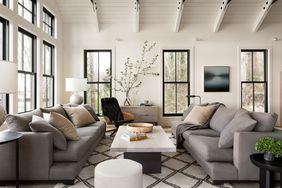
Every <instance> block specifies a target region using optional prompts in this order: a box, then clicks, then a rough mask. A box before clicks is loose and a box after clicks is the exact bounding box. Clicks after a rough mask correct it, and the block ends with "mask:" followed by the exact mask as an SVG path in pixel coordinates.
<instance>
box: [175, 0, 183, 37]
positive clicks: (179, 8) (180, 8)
mask: <svg viewBox="0 0 282 188" xmlns="http://www.w3.org/2000/svg"><path fill="white" fill-rule="evenodd" d="M184 5H185V0H179V1H178V5H177V14H176V21H175V25H174V32H178V31H179V28H180V24H181V18H182V15H183V9H184Z"/></svg>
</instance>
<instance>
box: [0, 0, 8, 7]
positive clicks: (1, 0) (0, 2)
mask: <svg viewBox="0 0 282 188" xmlns="http://www.w3.org/2000/svg"><path fill="white" fill-rule="evenodd" d="M0 4H3V5H5V6H8V4H9V0H0Z"/></svg>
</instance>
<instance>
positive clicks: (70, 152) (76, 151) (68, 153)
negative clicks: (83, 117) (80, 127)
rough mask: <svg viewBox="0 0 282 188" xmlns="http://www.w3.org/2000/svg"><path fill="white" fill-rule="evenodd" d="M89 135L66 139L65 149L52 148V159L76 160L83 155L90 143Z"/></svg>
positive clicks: (61, 160)
mask: <svg viewBox="0 0 282 188" xmlns="http://www.w3.org/2000/svg"><path fill="white" fill-rule="evenodd" d="M91 141H92V139H91V136H83V137H81V138H80V139H79V140H77V141H68V143H67V149H66V150H64V151H63V150H57V149H55V150H54V161H56V162H77V161H80V160H81V159H82V157H84V155H85V154H86V153H87V151H88V149H89V148H90V147H91V144H92V142H91Z"/></svg>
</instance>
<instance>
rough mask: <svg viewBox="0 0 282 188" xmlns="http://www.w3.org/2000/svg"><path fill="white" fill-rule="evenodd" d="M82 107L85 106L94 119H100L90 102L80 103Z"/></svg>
mask: <svg viewBox="0 0 282 188" xmlns="http://www.w3.org/2000/svg"><path fill="white" fill-rule="evenodd" d="M82 106H83V107H84V108H86V110H88V112H89V113H90V114H91V116H92V117H93V118H94V119H95V120H96V121H100V119H99V118H98V116H97V114H96V113H95V111H94V109H93V108H92V106H91V105H90V104H83V105H82Z"/></svg>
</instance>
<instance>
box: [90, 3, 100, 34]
mask: <svg viewBox="0 0 282 188" xmlns="http://www.w3.org/2000/svg"><path fill="white" fill-rule="evenodd" d="M90 1H91V3H92V6H93V12H94V22H95V24H96V31H97V32H99V31H100V28H99V19H98V12H97V10H98V9H97V2H96V0H90Z"/></svg>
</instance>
